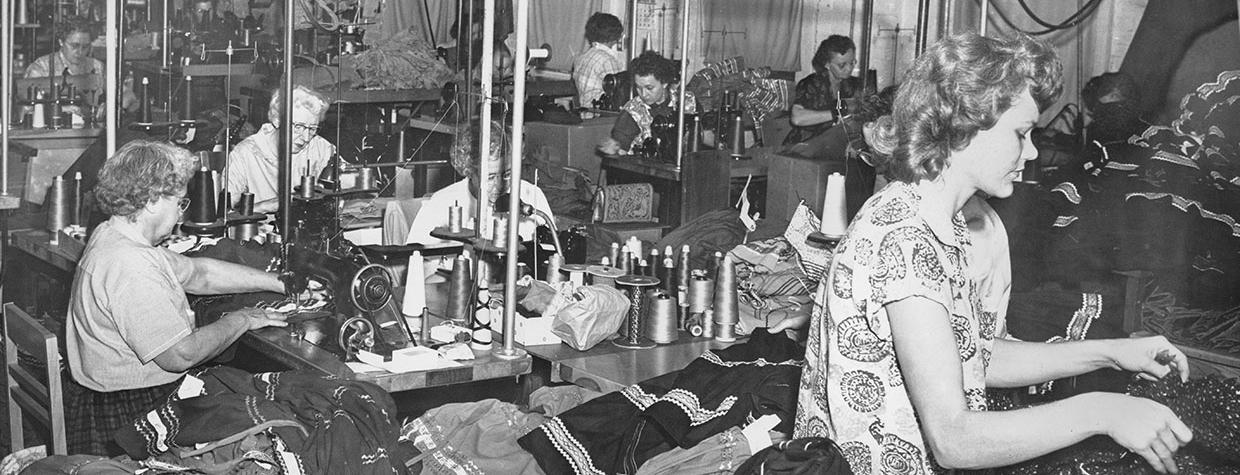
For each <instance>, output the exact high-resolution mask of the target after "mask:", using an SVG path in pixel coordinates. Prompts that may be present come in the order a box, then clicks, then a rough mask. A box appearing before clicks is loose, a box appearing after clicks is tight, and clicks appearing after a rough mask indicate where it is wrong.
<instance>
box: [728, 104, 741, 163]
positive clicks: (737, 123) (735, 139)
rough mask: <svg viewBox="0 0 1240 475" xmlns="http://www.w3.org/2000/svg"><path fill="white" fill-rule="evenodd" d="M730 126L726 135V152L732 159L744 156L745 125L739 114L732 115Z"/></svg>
mask: <svg viewBox="0 0 1240 475" xmlns="http://www.w3.org/2000/svg"><path fill="white" fill-rule="evenodd" d="M731 121H732V122H731V124H729V126H730V129H729V133H728V139H729V141H728V151H729V152H731V154H732V156H733V157H742V156H744V155H745V123H744V122H743V121H742V120H741V114H740V113H739V112H738V113H734V114H732V117H731Z"/></svg>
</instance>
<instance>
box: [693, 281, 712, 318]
mask: <svg viewBox="0 0 1240 475" xmlns="http://www.w3.org/2000/svg"><path fill="white" fill-rule="evenodd" d="M714 298H715V279H712V278H710V277H706V276H704V275H695V276H693V278H692V279H689V313H704V312H706V310H707V309H710V306H711V304H712V303H713V302H714Z"/></svg>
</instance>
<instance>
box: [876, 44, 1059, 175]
mask: <svg viewBox="0 0 1240 475" xmlns="http://www.w3.org/2000/svg"><path fill="white" fill-rule="evenodd" d="M1062 75H1063V65H1062V64H1061V63H1060V61H1059V56H1058V55H1057V54H1056V53H1055V51H1054V50H1053V49H1051V47H1050V46H1049V45H1047V44H1046V43H1043V42H1041V41H1038V40H1035V39H1033V38H1031V37H1029V36H1026V35H1019V36H1017V37H1015V38H1012V39H996V38H988V37H984V36H980V35H978V34H976V33H964V34H959V35H955V36H951V37H948V38H946V39H944V40H942V41H939V42H938V43H936V44H934V45H932V46H931V47H930V48H928V49H927V50H926V52H925V53H924V54H922V55H921V56H920V57H918V58H917V60H916V61H914V63H913V67H912V68H911V69H909V70H908V72H907V73H905V75H904V81H903V82H902V83H901V84H900V90H899V93H897V94H896V99H895V102H894V103H893V104H892V117H893V119H894V121H893V122H894V125H895V126H896V127H898V131H897V135H898V137H899V141H898V144H897V145H896V148H895V150H894V152H893V156H892V161H891V168H890V169H889V171H890V173H891V176H892V178H893V179H895V180H899V181H904V182H915V181H918V180H921V179H935V178H937V177H938V175H939V173H940V172H941V171H942V170H943V168H944V167H945V166H946V164H947V158H948V156H950V155H951V154H952V152H955V151H959V150H962V149H964V148H965V147H967V146H968V145H969V143H970V142H971V141H972V140H973V137H975V136H977V133H978V132H979V131H981V130H986V129H989V128H991V127H994V125H995V122H997V121H998V120H999V116H1001V115H1003V113H1004V112H1007V110H1008V109H1010V108H1011V107H1012V103H1013V102H1014V101H1015V100H1016V98H1017V97H1019V96H1020V94H1021V93H1022V92H1024V91H1025V90H1026V89H1028V90H1029V92H1030V94H1031V95H1032V96H1033V99H1034V100H1035V101H1036V102H1037V105H1038V110H1045V109H1046V107H1047V106H1049V105H1050V104H1051V103H1053V102H1055V100H1056V99H1057V98H1058V97H1059V94H1060V92H1062V90H1063V82H1062Z"/></svg>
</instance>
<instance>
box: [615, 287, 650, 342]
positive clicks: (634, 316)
mask: <svg viewBox="0 0 1240 475" xmlns="http://www.w3.org/2000/svg"><path fill="white" fill-rule="evenodd" d="M616 285H617V286H619V287H620V289H621V290H623V291H624V293H625V295H627V296H628V298H629V313H628V315H627V316H625V319H624V328H625V329H626V330H627V331H625V332H623V333H622V335H621V336H619V337H616V339H614V340H612V343H614V344H615V345H616V346H618V347H621V348H629V349H646V348H654V347H655V343H654V342H653V341H651V340H650V339H648V338H646V336H645V335H646V333H645V331H643V329H642V324H643V323H644V322H643V320H644V318H643V317H644V316H643V307H645V300H646V290H648V289H650V288H652V287H656V286H658V285H659V279H656V278H654V277H647V276H641V275H626V276H621V277H620V278H618V279H616Z"/></svg>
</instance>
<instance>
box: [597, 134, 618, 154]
mask: <svg viewBox="0 0 1240 475" xmlns="http://www.w3.org/2000/svg"><path fill="white" fill-rule="evenodd" d="M598 151H600V152H602V153H603V155H611V156H615V155H620V142H617V141H616V139H613V138H608V139H607V140H604V141H603V143H601V144H598Z"/></svg>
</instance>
